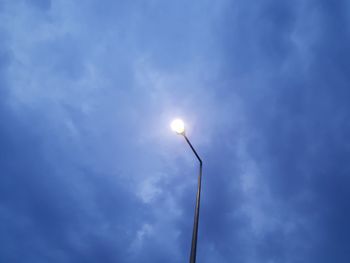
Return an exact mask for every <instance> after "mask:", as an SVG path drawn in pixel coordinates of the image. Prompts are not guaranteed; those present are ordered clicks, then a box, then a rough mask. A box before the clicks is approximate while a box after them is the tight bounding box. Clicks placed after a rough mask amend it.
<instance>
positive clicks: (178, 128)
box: [170, 119, 185, 134]
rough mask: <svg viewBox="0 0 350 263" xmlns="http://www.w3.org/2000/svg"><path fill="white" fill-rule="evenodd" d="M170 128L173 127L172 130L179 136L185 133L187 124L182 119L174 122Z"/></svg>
mask: <svg viewBox="0 0 350 263" xmlns="http://www.w3.org/2000/svg"><path fill="white" fill-rule="evenodd" d="M170 126H171V129H172V130H173V131H174V132H176V133H177V134H184V133H185V124H184V122H183V121H182V120H180V119H176V120H173V121H172V123H171V125H170Z"/></svg>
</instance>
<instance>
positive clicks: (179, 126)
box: [171, 119, 203, 263]
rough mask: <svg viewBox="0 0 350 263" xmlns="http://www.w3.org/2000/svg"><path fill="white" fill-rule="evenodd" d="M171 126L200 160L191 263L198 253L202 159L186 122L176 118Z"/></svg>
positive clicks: (193, 262) (194, 260)
mask: <svg viewBox="0 0 350 263" xmlns="http://www.w3.org/2000/svg"><path fill="white" fill-rule="evenodd" d="M171 128H172V129H173V130H174V131H175V132H176V133H177V134H179V135H182V136H183V137H184V138H185V140H186V142H187V143H188V145H189V146H190V147H191V149H192V151H193V153H194V155H195V156H196V157H197V159H198V161H199V175H198V188H197V196H196V208H195V211H194V223H193V232H192V244H191V255H190V263H195V262H196V254H197V237H198V222H199V205H200V199H201V185H202V166H203V162H202V159H201V158H200V157H199V155H198V153H197V152H196V150H195V149H194V148H193V146H192V144H191V142H190V140H189V139H188V138H187V136H186V134H185V124H184V122H183V121H182V120H180V119H176V120H174V121H173V122H172V123H171Z"/></svg>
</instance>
